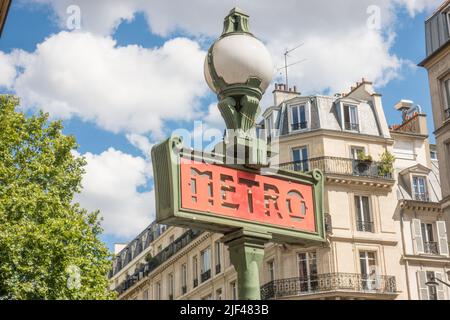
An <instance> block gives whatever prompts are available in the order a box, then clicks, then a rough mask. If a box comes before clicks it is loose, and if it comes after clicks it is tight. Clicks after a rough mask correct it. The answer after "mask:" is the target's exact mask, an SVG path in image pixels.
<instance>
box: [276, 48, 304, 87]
mask: <svg viewBox="0 0 450 320" xmlns="http://www.w3.org/2000/svg"><path fill="white" fill-rule="evenodd" d="M303 45H304V43H301V44H299V45H298V46H296V47H294V48H292V49H286V51H285V52H284V67H282V68H279V69H278V71H279V70H281V69H285V71H286V88H289V77H288V68H289V67H291V66H293V65H296V64H299V63H301V62H304V61H306V59H303V60H301V61H297V62H294V63H291V64H289V65H288V60H287V58H288V56H289V53H291V52H292V51H295V50H297V49H298V48H300V47H301V46H303Z"/></svg>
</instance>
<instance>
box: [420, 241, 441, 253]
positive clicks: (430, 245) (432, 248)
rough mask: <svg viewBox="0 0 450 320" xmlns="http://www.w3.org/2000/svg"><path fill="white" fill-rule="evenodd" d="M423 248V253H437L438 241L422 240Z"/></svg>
mask: <svg viewBox="0 0 450 320" xmlns="http://www.w3.org/2000/svg"><path fill="white" fill-rule="evenodd" d="M423 245H424V249H425V253H428V254H435V255H438V254H439V247H438V243H437V242H431V241H429V242H424V243H423Z"/></svg>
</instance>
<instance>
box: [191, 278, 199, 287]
mask: <svg viewBox="0 0 450 320" xmlns="http://www.w3.org/2000/svg"><path fill="white" fill-rule="evenodd" d="M192 286H193V287H194V288H195V287H197V286H198V279H194V281H193V283H192Z"/></svg>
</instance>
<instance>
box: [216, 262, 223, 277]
mask: <svg viewBox="0 0 450 320" xmlns="http://www.w3.org/2000/svg"><path fill="white" fill-rule="evenodd" d="M221 269H222V268H221V265H220V263H219V264H216V274H219V273H220V271H221Z"/></svg>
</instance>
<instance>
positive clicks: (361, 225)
mask: <svg viewBox="0 0 450 320" xmlns="http://www.w3.org/2000/svg"><path fill="white" fill-rule="evenodd" d="M356 230H358V231H361V232H373V222H371V221H356Z"/></svg>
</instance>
